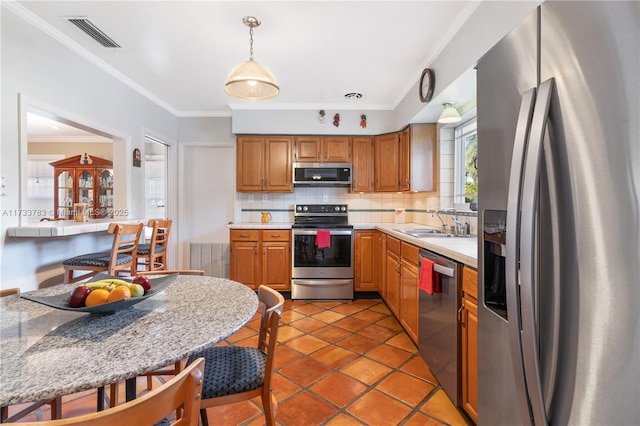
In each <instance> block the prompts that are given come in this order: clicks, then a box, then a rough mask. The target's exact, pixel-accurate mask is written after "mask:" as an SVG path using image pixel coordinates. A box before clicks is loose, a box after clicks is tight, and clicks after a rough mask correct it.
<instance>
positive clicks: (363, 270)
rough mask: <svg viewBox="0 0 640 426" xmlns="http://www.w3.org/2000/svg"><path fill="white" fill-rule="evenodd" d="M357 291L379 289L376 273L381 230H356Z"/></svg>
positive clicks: (355, 282)
mask: <svg viewBox="0 0 640 426" xmlns="http://www.w3.org/2000/svg"><path fill="white" fill-rule="evenodd" d="M354 234H355V242H354V246H355V256H354V259H355V268H354V289H355V291H377V290H378V283H377V279H378V277H379V275H378V276H376V274H375V265H376V263H379V262H378V261H377V259H376V257H375V256H376V254H377V252H378V251H377V250H376V246H377V245H378V242H379V237H378V236H379V231H375V230H373V231H355V232H354Z"/></svg>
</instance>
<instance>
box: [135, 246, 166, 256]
mask: <svg viewBox="0 0 640 426" xmlns="http://www.w3.org/2000/svg"><path fill="white" fill-rule="evenodd" d="M150 252H151V244H138V251H137V253H138V254H142V255H148V254H149V253H150ZM156 253H164V247H163V246H161V245H159V244H156Z"/></svg>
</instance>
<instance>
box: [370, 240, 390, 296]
mask: <svg viewBox="0 0 640 426" xmlns="http://www.w3.org/2000/svg"><path fill="white" fill-rule="evenodd" d="M376 238H377V243H376V245H375V246H374V250H375V253H374V259H375V263H374V264H373V268H374V275H375V276H376V278H377V280H378V293H380V296H382V298H383V299H385V300H386V298H387V284H386V282H385V277H386V274H387V269H386V262H385V259H386V256H387V234H385V233H384V232H380V231H378V232H377V236H376Z"/></svg>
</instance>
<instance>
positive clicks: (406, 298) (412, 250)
mask: <svg viewBox="0 0 640 426" xmlns="http://www.w3.org/2000/svg"><path fill="white" fill-rule="evenodd" d="M419 250H420V249H419V248H418V247H417V246H414V245H413V244H408V243H405V242H402V244H401V246H400V256H401V257H400V318H399V320H400V324H401V325H402V327H404V330H405V331H406V332H407V334H408V335H409V337H410V338H411V339H412V340H413V342H414V343H415V344H416V345H417V344H418V298H419V294H418V271H419V267H418V264H419V263H420V254H419Z"/></svg>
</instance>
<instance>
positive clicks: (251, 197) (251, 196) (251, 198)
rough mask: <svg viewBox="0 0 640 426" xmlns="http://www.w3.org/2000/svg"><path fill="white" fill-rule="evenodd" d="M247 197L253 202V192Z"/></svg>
mask: <svg viewBox="0 0 640 426" xmlns="http://www.w3.org/2000/svg"><path fill="white" fill-rule="evenodd" d="M248 198H249V202H250V203H253V194H249V197H248Z"/></svg>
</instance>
